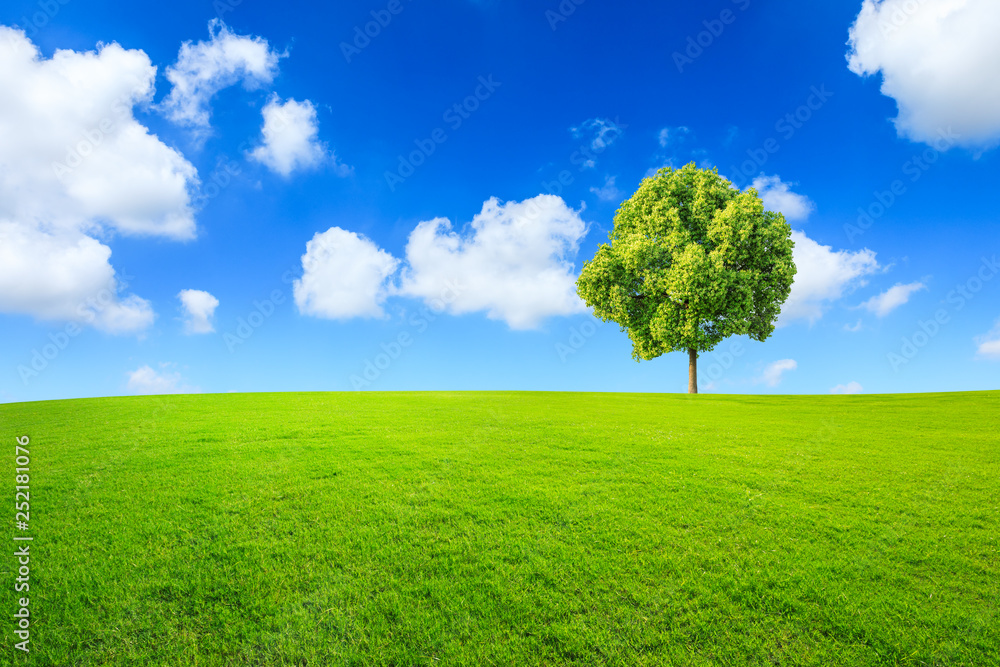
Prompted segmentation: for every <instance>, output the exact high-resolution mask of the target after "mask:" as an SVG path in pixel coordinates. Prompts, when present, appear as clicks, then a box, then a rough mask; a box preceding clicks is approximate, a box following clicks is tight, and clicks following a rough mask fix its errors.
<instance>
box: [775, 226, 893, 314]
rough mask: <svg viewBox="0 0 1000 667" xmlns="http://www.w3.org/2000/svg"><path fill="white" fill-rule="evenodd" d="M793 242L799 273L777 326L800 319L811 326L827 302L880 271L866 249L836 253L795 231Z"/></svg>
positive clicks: (871, 254)
mask: <svg viewBox="0 0 1000 667" xmlns="http://www.w3.org/2000/svg"><path fill="white" fill-rule="evenodd" d="M792 240H793V241H795V251H794V259H795V266H796V268H797V269H798V273H797V274H796V275H795V282H794V284H793V285H792V293H791V295H789V297H788V300H787V301H786V302H785V305H784V307H783V308H782V309H781V318H780V319H779V322H778V323H779V325H780V326H784V325H787V324H789V323H790V322H793V321H795V320H800V319H801V320H808V321H809V322H810V324H811V323H813V322H815V321H817V320H818V319H820V318H821V317H822V316H823V313H824V312H825V311H826V309H827V307H828V306H829V304H830V303H832V302H834V301H836V300H838V299H840V298H841V297H842V296H843V295H844V293H845V292H848V291H850V290H852V289H854V288H856V287H858V286H861V285H864V284H865V281H864V277H865V276H868V275H871V274H873V273H875V272H877V271H878V270H879V269H880V267H879V264H878V261H876V259H875V253H874V252H873V251H871V250H868V249H867V248H866V249H864V250H858V251H856V252H851V251H849V250H836V251H835V250H833V248H832V247H830V246H825V245H820V244H819V243H817V242H816V241H814V240H812V239H811V238H809V237H808V236H806V235H805V233H803V232H800V231H798V230H793V231H792Z"/></svg>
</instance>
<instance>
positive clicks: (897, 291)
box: [861, 283, 927, 317]
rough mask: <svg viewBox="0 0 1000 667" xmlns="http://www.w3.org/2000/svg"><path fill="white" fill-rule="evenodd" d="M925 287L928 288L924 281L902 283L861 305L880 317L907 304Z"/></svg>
mask: <svg viewBox="0 0 1000 667" xmlns="http://www.w3.org/2000/svg"><path fill="white" fill-rule="evenodd" d="M925 289H927V285H925V284H923V283H910V284H909V285H903V284H902V283H900V284H897V285H895V286H893V287H890V288H889V289H887V290H886V291H885V292H882V293H881V294H879V295H877V296H873V297H872V298H870V299H868V300H867V301H865V302H864V303H863V304H861V307H862V308H865V309H867V310H868V311H870V312H872V313H875V314H876V315H878V316H879V317H885V316H886V315H888V314H889V313H891V312H892V311H894V310H896V309H897V308H899V307H900V306H902V305H905V304H906V303H907V302H908V301H909V300H910V296H911V295H912V294H913V293H914V292H919V291H920V290H925Z"/></svg>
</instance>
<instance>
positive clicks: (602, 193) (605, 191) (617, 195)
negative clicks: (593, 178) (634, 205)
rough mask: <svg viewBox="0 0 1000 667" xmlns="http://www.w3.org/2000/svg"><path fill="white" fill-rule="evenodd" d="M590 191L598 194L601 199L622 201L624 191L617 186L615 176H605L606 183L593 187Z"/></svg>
mask: <svg viewBox="0 0 1000 667" xmlns="http://www.w3.org/2000/svg"><path fill="white" fill-rule="evenodd" d="M590 191H591V192H592V193H594V194H595V195H597V198H598V199H600V200H601V201H620V200H621V198H622V191H621V190H619V189H618V188H617V187H616V186H615V177H614V176H606V177H605V178H604V185H602V186H601V187H599V188H598V187H592V188H590Z"/></svg>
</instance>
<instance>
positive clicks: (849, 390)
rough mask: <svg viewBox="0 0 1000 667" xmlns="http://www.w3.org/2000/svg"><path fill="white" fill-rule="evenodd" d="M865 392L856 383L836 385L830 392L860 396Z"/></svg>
mask: <svg viewBox="0 0 1000 667" xmlns="http://www.w3.org/2000/svg"><path fill="white" fill-rule="evenodd" d="M864 390H865V388H864V387H862V386H861V385H860V384H859V383H857V382H848V383H847V384H838V385H837V386H836V387H834V388H833V389H831V390H830V393H831V394H860V393H861V392H863V391H864Z"/></svg>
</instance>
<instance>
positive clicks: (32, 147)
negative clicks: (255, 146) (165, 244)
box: [0, 26, 197, 333]
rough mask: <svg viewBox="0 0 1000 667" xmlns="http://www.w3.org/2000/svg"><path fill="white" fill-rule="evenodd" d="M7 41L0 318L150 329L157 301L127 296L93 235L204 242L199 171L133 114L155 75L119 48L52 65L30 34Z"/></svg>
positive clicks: (0, 34) (2, 62) (5, 32)
mask: <svg viewBox="0 0 1000 667" xmlns="http://www.w3.org/2000/svg"><path fill="white" fill-rule="evenodd" d="M0 42H2V43H4V44H5V45H6V48H3V49H0V89H2V90H3V91H5V94H4V95H3V97H2V99H0V165H2V166H0V256H2V258H3V259H2V260H0V311H3V312H7V313H21V314H27V315H32V316H34V317H37V318H40V319H60V320H69V321H78V322H84V323H91V324H93V325H94V326H96V327H98V328H101V329H104V330H105V331H110V332H114V333H121V332H132V331H137V330H141V329H143V328H145V327H146V326H148V325H149V324H150V323H151V322H152V321H153V312H152V309H151V308H150V306H149V303H148V302H146V301H143V300H142V299H140V298H138V297H135V296H127V295H123V294H119V292H120V290H123V289H125V287H126V286H125V285H124V284H123V282H122V281H121V280H120V279H119V278H117V277H116V275H115V270H114V269H113V268H112V267H111V265H110V263H109V259H110V256H111V249H110V248H109V247H108V246H106V245H104V244H102V243H101V242H99V241H97V240H96V239H95V238H94V237H95V236H96V237H99V238H105V237H107V236H109V235H110V234H112V233H113V232H116V231H117V232H120V233H123V234H129V235H135V236H139V235H152V236H164V237H168V238H173V239H190V238H193V237H194V235H195V222H194V214H193V211H192V208H191V200H190V193H191V191H192V190H193V188H194V187H195V186H196V185H197V172H196V170H195V168H194V167H193V166H192V165H191V164H190V163H189V162H188V161H187V160H185V159H184V157H183V156H182V155H181V154H180V153H178V152H177V151H175V150H174V149H172V148H170V147H168V146H167V145H165V144H164V143H163V142H162V141H160V140H159V139H158V138H157V137H156V136H155V135H152V134H150V132H149V130H148V129H147V128H145V127H144V126H143V125H141V124H140V123H139V122H138V121H136V119H135V117H134V116H133V112H132V110H133V107H135V106H136V105H142V104H147V103H149V102H150V101H151V100H152V97H153V94H154V81H155V76H156V68H155V67H153V66H152V64H151V63H150V61H149V58H148V56H146V54H145V53H143V52H142V51H137V50H125V49H123V48H122V47H121V46H119V45H118V44H108V45H102V46H101V47H100V49H99V50H98V51H97V52H86V53H82V52H76V51H68V50H59V51H56V52H55V54H53V56H52V57H51V58H48V59H46V58H43V57H42V55H41V54H40V52H39V51H38V50H37V48H36V47H35V46H34V44H32V42H31V41H30V40H29V39H28V38H27V37H26V36H25V34H24V33H23V32H22V31H19V30H12V29H10V28H7V27H3V26H0Z"/></svg>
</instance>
